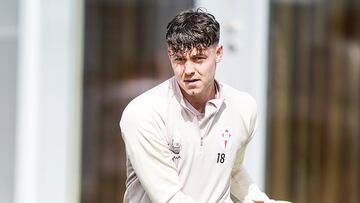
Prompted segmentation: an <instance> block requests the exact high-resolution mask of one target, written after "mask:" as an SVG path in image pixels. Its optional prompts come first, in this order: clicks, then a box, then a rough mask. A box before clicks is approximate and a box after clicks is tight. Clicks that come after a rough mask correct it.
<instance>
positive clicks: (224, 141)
mask: <svg viewBox="0 0 360 203" xmlns="http://www.w3.org/2000/svg"><path fill="white" fill-rule="evenodd" d="M231 145H232V138H231V133H230V131H229V130H228V129H226V130H225V131H224V132H223V133H221V135H220V146H221V148H222V149H223V150H225V151H227V150H228V149H230V148H231Z"/></svg>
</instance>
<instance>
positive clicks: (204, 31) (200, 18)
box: [166, 8, 220, 53]
mask: <svg viewBox="0 0 360 203" xmlns="http://www.w3.org/2000/svg"><path fill="white" fill-rule="evenodd" d="M166 29H167V32H166V42H167V45H168V47H169V48H170V50H172V51H173V53H178V52H186V51H188V50H191V49H193V48H196V49H198V50H199V51H201V50H202V49H203V48H207V47H210V46H211V45H214V44H218V43H219V39H220V25H219V23H218V22H217V21H216V19H215V17H214V16H213V15H211V14H210V13H207V12H206V11H204V10H203V9H201V8H199V9H197V10H186V11H183V12H181V13H179V14H178V15H176V16H175V17H174V18H173V19H172V20H171V21H170V22H169V24H168V25H167V27H166Z"/></svg>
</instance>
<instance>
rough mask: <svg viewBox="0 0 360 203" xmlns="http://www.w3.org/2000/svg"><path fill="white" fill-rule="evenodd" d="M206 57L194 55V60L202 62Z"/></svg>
mask: <svg viewBox="0 0 360 203" xmlns="http://www.w3.org/2000/svg"><path fill="white" fill-rule="evenodd" d="M205 59H206V57H205V56H196V57H194V61H196V62H202V61H203V60H205Z"/></svg>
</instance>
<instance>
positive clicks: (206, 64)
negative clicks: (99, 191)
mask: <svg viewBox="0 0 360 203" xmlns="http://www.w3.org/2000/svg"><path fill="white" fill-rule="evenodd" d="M219 37H220V26H219V23H218V22H217V21H216V20H215V18H214V16H212V15H211V14H209V13H206V12H203V11H201V10H197V11H185V12H182V13H180V14H178V15H177V16H175V18H174V19H173V20H172V21H171V22H170V23H169V24H168V26H167V33H166V40H167V44H168V55H169V58H170V61H171V66H172V69H173V71H174V77H172V78H170V79H169V80H167V81H165V82H163V83H162V84H160V85H158V86H156V87H154V88H153V89H151V90H149V91H147V92H145V93H143V94H142V95H140V96H138V97H137V98H135V99H134V100H133V101H131V102H130V103H129V104H128V106H127V107H126V108H125V110H124V112H123V115H122V118H121V121H120V128H121V133H122V137H123V140H124V142H125V145H126V153H127V158H128V162H127V181H126V192H125V196H124V202H125V203H130V202H131V203H149V202H154V203H157V202H159V203H163V202H164V203H165V202H174V203H177V202H184V203H185V202H186V203H190V202H191V203H194V202H199V203H215V202H247V203H250V202H251V203H254V202H270V201H271V200H269V198H268V197H267V196H266V195H265V194H264V193H262V192H260V191H259V189H258V188H257V187H256V186H255V185H254V184H252V183H251V181H250V179H249V177H248V176H247V174H246V172H245V171H244V169H243V167H242V162H243V158H244V152H245V148H246V146H247V144H248V143H249V141H250V140H251V138H252V137H253V135H254V130H255V128H256V120H257V110H256V104H255V101H254V99H253V98H252V97H251V96H249V95H248V94H247V93H243V92H239V91H238V90H235V89H233V88H231V87H229V86H227V85H225V84H223V83H220V82H218V81H216V80H215V71H216V65H217V63H219V62H220V60H221V58H222V56H223V51H224V49H223V46H222V45H220V44H219Z"/></svg>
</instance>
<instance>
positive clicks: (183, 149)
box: [167, 108, 248, 175]
mask: <svg viewBox="0 0 360 203" xmlns="http://www.w3.org/2000/svg"><path fill="white" fill-rule="evenodd" d="M179 118H181V119H179ZM167 135H168V137H167V139H168V143H169V149H170V150H171V151H172V153H173V161H174V163H175V165H176V167H177V169H178V171H179V172H184V171H187V172H186V173H188V172H191V171H199V170H200V171H204V170H206V169H208V168H211V169H212V171H214V172H215V171H217V172H218V171H227V172H229V171H230V170H231V168H232V165H233V163H234V161H235V158H236V156H237V152H238V150H239V149H241V148H242V147H245V143H246V141H247V137H248V131H247V126H246V122H245V121H244V118H243V117H242V116H241V113H240V112H236V111H232V110H231V109H227V108H222V109H220V110H219V111H216V112H215V113H213V114H212V115H211V116H208V117H205V118H204V120H202V121H200V120H199V119H198V118H197V117H196V116H192V115H191V113H189V112H186V110H184V109H177V110H176V109H174V111H173V112H171V114H170V115H169V116H168V118H167ZM198 175H201V174H198Z"/></svg>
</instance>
